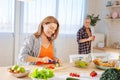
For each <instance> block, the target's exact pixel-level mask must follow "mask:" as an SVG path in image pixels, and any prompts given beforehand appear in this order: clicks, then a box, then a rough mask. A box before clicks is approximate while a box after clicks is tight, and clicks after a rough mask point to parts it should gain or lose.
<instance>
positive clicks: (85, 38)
mask: <svg viewBox="0 0 120 80" xmlns="http://www.w3.org/2000/svg"><path fill="white" fill-rule="evenodd" d="M89 26H90V19H89V18H86V19H85V22H84V25H83V27H82V28H81V29H79V30H78V32H77V42H78V50H79V54H88V53H90V52H91V41H94V39H95V36H92V33H91V29H90V27H89Z"/></svg>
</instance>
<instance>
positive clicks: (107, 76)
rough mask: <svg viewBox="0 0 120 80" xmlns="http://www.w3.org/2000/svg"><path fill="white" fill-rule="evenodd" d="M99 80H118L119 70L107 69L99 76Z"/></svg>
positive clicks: (119, 79)
mask: <svg viewBox="0 0 120 80" xmlns="http://www.w3.org/2000/svg"><path fill="white" fill-rule="evenodd" d="M100 80H120V70H118V69H115V68H111V69H107V70H105V72H104V73H103V74H102V75H101V77H100Z"/></svg>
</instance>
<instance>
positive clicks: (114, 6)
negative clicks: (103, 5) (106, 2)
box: [107, 5, 120, 8]
mask: <svg viewBox="0 0 120 80" xmlns="http://www.w3.org/2000/svg"><path fill="white" fill-rule="evenodd" d="M107 7H108V8H116V7H120V5H113V6H107Z"/></svg>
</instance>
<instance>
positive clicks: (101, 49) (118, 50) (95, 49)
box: [93, 47, 120, 53]
mask: <svg viewBox="0 0 120 80" xmlns="http://www.w3.org/2000/svg"><path fill="white" fill-rule="evenodd" d="M97 51H98V52H111V53H120V49H115V48H111V47H103V48H99V47H93V52H97Z"/></svg>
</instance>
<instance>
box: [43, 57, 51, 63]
mask: <svg viewBox="0 0 120 80" xmlns="http://www.w3.org/2000/svg"><path fill="white" fill-rule="evenodd" d="M49 60H51V61H53V60H52V59H51V58H49V57H43V58H41V62H43V63H49Z"/></svg>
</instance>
